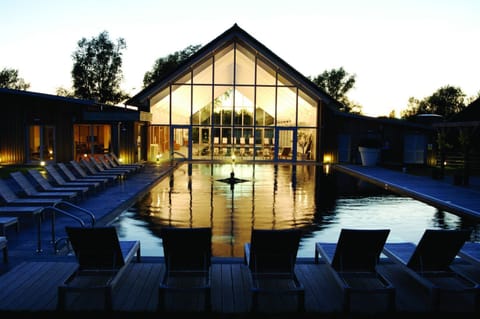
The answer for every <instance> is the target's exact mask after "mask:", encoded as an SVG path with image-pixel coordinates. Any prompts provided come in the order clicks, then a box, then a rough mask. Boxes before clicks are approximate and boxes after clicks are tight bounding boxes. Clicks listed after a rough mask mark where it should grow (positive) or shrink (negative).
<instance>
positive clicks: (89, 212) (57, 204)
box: [52, 201, 96, 227]
mask: <svg viewBox="0 0 480 319" xmlns="http://www.w3.org/2000/svg"><path fill="white" fill-rule="evenodd" d="M59 205H65V206H67V207H69V208H73V209H77V210H79V211H80V212H82V213H85V214H87V215H88V216H89V217H90V218H91V220H92V227H93V226H95V222H96V220H95V215H94V214H93V213H92V212H91V211H89V210H88V209H85V208H83V207H80V206H77V205H74V204H72V203H70V202H66V201H61V202H58V203H55V204H53V206H52V207H58V206H59Z"/></svg>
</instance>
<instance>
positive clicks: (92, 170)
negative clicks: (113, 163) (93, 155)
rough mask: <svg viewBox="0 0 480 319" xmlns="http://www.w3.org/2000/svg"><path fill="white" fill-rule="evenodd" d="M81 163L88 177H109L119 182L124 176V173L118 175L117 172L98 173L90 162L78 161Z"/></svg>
mask: <svg viewBox="0 0 480 319" xmlns="http://www.w3.org/2000/svg"><path fill="white" fill-rule="evenodd" d="M80 162H81V163H82V165H83V167H84V168H85V169H86V170H87V172H88V174H90V176H110V177H115V179H118V180H121V179H123V177H124V176H125V173H119V172H106V171H99V170H97V169H96V168H95V167H94V165H93V164H92V163H90V161H88V160H86V159H85V158H82V159H81V160H80Z"/></svg>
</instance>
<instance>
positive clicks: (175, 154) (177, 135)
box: [170, 125, 192, 160]
mask: <svg viewBox="0 0 480 319" xmlns="http://www.w3.org/2000/svg"><path fill="white" fill-rule="evenodd" d="M171 132H172V134H170V145H172V146H173V147H172V149H171V150H170V154H171V157H172V159H189V160H191V159H192V157H191V156H192V151H191V150H192V143H191V140H192V131H191V128H190V126H187V125H172V131H171Z"/></svg>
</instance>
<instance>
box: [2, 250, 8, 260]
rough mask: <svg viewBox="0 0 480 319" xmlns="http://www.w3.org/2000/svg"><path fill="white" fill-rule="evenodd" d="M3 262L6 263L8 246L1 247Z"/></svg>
mask: <svg viewBox="0 0 480 319" xmlns="http://www.w3.org/2000/svg"><path fill="white" fill-rule="evenodd" d="M3 262H4V263H8V247H7V246H5V247H3Z"/></svg>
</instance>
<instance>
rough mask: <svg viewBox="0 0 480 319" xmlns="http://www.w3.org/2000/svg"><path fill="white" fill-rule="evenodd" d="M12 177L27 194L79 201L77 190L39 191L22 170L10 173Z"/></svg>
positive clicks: (29, 195) (35, 196) (36, 196)
mask: <svg viewBox="0 0 480 319" xmlns="http://www.w3.org/2000/svg"><path fill="white" fill-rule="evenodd" d="M10 176H11V177H12V179H13V180H14V181H15V182H16V183H17V184H18V186H20V188H21V189H22V191H23V193H24V194H25V196H28V197H32V198H33V197H34V198H52V199H59V200H66V201H72V202H78V201H79V196H78V194H77V192H72V191H68V192H67V191H62V192H51V191H49V192H46V191H38V190H37V189H36V188H35V186H34V185H33V184H32V183H31V182H30V181H29V180H28V179H27V177H26V176H25V175H23V173H22V172H19V171H18V172H13V173H10Z"/></svg>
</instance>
